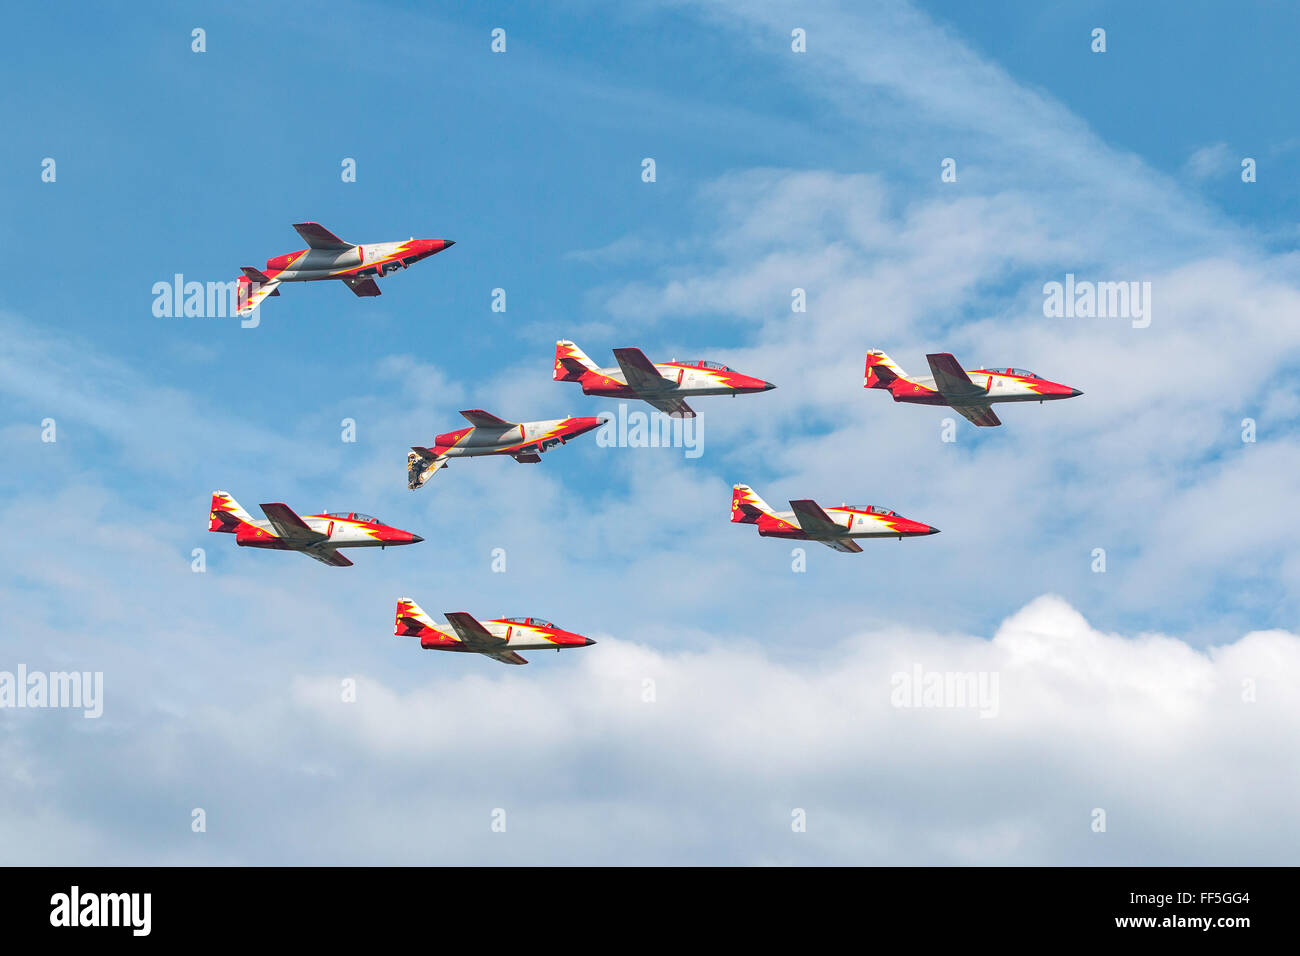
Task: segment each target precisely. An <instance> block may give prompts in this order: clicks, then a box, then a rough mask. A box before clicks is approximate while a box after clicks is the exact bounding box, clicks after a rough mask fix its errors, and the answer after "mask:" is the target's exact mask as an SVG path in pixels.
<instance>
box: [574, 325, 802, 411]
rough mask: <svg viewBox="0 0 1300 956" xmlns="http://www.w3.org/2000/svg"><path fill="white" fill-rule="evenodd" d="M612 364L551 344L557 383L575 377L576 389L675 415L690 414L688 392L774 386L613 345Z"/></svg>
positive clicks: (741, 391)
mask: <svg viewBox="0 0 1300 956" xmlns="http://www.w3.org/2000/svg"><path fill="white" fill-rule="evenodd" d="M614 358H615V359H616V360H617V361H618V368H597V367H596V363H595V362H593V361H592V360H591V359H589V358H588V357H587V355H586V353H585V352H583V351H582V349H580V348H578V346H576V345H574V344H573V343H572V342H569V341H567V340H564V339H561V340H560V341H558V342H556V343H555V375H554V376H553V377H554V380H555V381H557V382H579V383H581V385H582V394H584V395H600V396H603V397H607V398H639V399H641V400H642V401H645V402H649V403H650V404H651V405H653V406H654V407H655V408H657V409H659V410H660V411H661V412H667V413H668V414H669V415H673V416H676V417H678V418H694V417H695V412H694V410H693V409H692V408H691V406H689V405H687V404H686V402H685V401H684V400H683V399H685V398H689V397H690V396H693V395H731V396H736V395H743V394H745V393H747V392H766V391H768V390H769V389H773V388H776V386H775V385H773V384H772V383H771V382H765V381H763V380H762V379H761V378H753V377H751V376H749V375H742V374H740V373H739V372H737V371H734V370H732V369H729V368H727V366H725V365H719V364H718V363H717V362H703V361H694V362H678V361H676V360H673V361H671V362H659V363H658V364H655V363H652V362H651V361H650V360H649V359H648V358H646V357H645V353H644V352H642V351H641V350H640V349H637V348H623V349H614Z"/></svg>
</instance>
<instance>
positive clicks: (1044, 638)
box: [6, 596, 1300, 864]
mask: <svg viewBox="0 0 1300 956" xmlns="http://www.w3.org/2000/svg"><path fill="white" fill-rule="evenodd" d="M596 633H597V635H598V636H599V639H600V641H601V643H600V644H599V645H597V647H595V648H590V649H584V650H582V651H572V652H569V654H568V655H565V656H564V657H563V658H562V659H557V658H556V657H555V655H543V654H537V655H534V662H533V663H532V664H530V665H529V667H528V668H527V669H526V670H524V669H518V670H510V671H508V672H506V671H505V670H504V669H502V668H500V667H499V666H498V665H496V664H495V663H493V662H490V661H487V660H485V659H477V658H469V659H467V658H463V657H452V656H449V655H439V654H436V653H434V652H422V651H420V650H419V649H418V647H416V646H415V645H414V643H413V642H399V641H398V639H396V638H392V639H391V640H392V641H393V642H394V644H405V645H406V646H402V647H400V648H398V647H395V648H394V653H395V654H396V653H403V654H405V655H406V656H405V657H404V658H403V660H404V669H405V670H406V671H408V672H418V673H419V674H421V675H422V676H421V677H418V678H417V679H416V680H415V681H414V683H412V684H409V686H405V687H403V686H396V685H395V684H394V683H393V682H392V681H391V680H389V679H384V678H381V677H375V676H361V677H360V679H359V681H358V687H357V694H356V701H355V702H344V701H343V699H342V694H341V683H340V680H341V678H340V675H338V674H330V673H326V672H322V671H320V670H319V669H316V670H313V671H302V672H299V673H297V674H296V675H294V676H292V677H289V678H287V683H285V684H284V685H282V686H281V687H280V690H279V692H278V693H270V694H262V695H259V696H255V697H254V698H252V699H248V700H242V701H241V702H240V704H239V706H238V708H234V707H232V706H230V705H229V704H224V705H223V704H219V703H218V704H210V705H206V706H204V707H202V708H199V709H197V710H196V711H194V712H191V713H190V714H189V715H188V716H184V717H183V716H179V715H176V714H167V713H160V712H157V711H156V710H155V711H152V712H151V711H150V709H149V708H148V707H142V706H141V704H140V703H139V702H135V701H132V700H131V698H129V697H128V698H127V699H126V700H125V701H124V700H122V698H121V695H119V700H118V702H117V703H116V712H114V711H113V710H110V711H108V712H107V713H106V715H105V717H104V718H103V720H104V721H105V726H106V728H107V732H108V733H110V734H115V733H117V732H119V731H120V730H121V729H122V728H124V727H129V729H130V731H131V734H132V736H133V738H135V742H134V744H133V746H132V749H133V750H137V749H138V752H140V753H142V754H143V753H157V752H165V753H170V754H171V756H172V759H173V761H174V763H173V764H170V765H163V764H159V763H151V764H145V765H137V766H132V767H127V766H122V765H118V766H116V767H113V766H108V765H106V761H105V759H104V758H103V757H100V756H96V755H95V754H94V753H93V750H94V748H95V747H97V746H99V744H98V743H97V740H96V738H93V737H86V736H84V735H77V734H75V733H72V732H70V731H68V730H67V723H66V722H64V724H63V726H62V727H61V728H58V729H57V730H56V731H55V732H54V734H53V736H54V741H53V742H54V743H56V744H57V748H58V751H59V752H60V753H61V754H62V755H63V757H64V759H59V758H58V757H56V755H55V754H54V753H46V752H43V751H41V750H38V749H37V748H35V747H32V746H30V740H28V741H27V742H26V743H24V742H23V741H21V740H20V741H14V740H10V742H9V744H8V747H7V752H8V754H9V756H10V757H11V758H13V759H11V760H7V761H6V766H7V767H8V768H9V773H8V774H7V789H8V790H9V791H10V794H11V796H13V795H15V794H16V793H21V795H22V796H23V798H24V799H23V800H22V804H23V805H31V806H35V805H39V806H42V807H44V808H46V809H45V810H44V811H43V813H44V814H45V815H46V816H47V817H50V818H53V819H57V818H58V817H59V815H60V814H70V813H71V812H72V810H73V809H74V807H75V801H70V800H69V798H68V795H67V793H66V792H63V791H62V789H61V788H60V787H59V786H58V784H60V783H63V782H66V780H67V779H68V777H67V775H68V774H69V773H70V770H69V769H68V768H69V767H71V766H73V765H75V766H77V767H78V768H79V769H78V771H77V773H78V774H85V773H87V772H89V773H91V774H93V775H94V778H95V779H96V782H97V787H98V788H100V789H99V792H100V793H101V794H107V795H110V796H112V797H113V798H114V799H115V800H120V801H124V802H127V803H130V802H132V801H137V800H144V801H146V802H148V803H150V804H155V803H157V802H158V799H157V794H159V793H161V794H165V795H167V796H168V797H169V798H171V799H174V800H177V801H178V803H179V801H180V800H182V799H183V800H189V801H191V802H193V803H194V805H196V806H203V807H205V808H206V809H207V811H208V813H209V815H210V817H209V818H210V821H211V822H210V826H211V829H210V830H209V832H208V833H206V834H203V835H202V836H198V837H194V839H193V840H192V841H191V844H190V847H189V849H188V851H187V854H188V855H192V856H194V857H197V858H199V859H207V860H214V861H221V860H240V861H250V862H270V861H272V860H276V861H285V860H288V861H302V862H366V861H382V862H392V863H396V862H403V863H417V862H434V861H436V862H448V863H457V862H459V863H469V862H482V861H484V860H492V861H497V862H513V863H530V862H546V861H552V862H553V861H556V860H569V861H584V862H597V863H631V862H645V863H681V862H703V861H710V862H715V863H717V862H727V863H740V864H745V863H811V862H820V863H855V862H874V863H893V864H903V863H918V862H925V863H938V864H953V863H981V864H989V863H992V864H1000V863H1035V864H1059V863H1065V862H1088V863H1097V864H1106V863H1110V864H1116V863H1119V864H1125V863H1148V864H1152V863H1167V864H1206V863H1233V862H1239V861H1241V860H1242V859H1250V860H1252V861H1255V862H1275V863H1282V862H1285V861H1286V860H1288V859H1291V858H1293V857H1294V854H1295V852H1296V851H1297V849H1300V847H1297V845H1296V842H1295V840H1294V839H1293V838H1292V837H1290V836H1288V833H1289V832H1290V831H1289V830H1287V829H1285V828H1284V829H1282V830H1279V829H1278V828H1277V827H1276V826H1275V824H1274V822H1273V821H1275V820H1276V819H1277V818H1278V817H1279V815H1284V814H1286V813H1289V812H1290V808H1291V807H1292V806H1293V805H1294V803H1295V800H1296V798H1297V797H1298V796H1300V775H1298V773H1297V771H1296V770H1295V769H1294V768H1295V767H1296V766H1297V758H1298V757H1300V751H1298V749H1297V748H1298V747H1300V745H1297V743H1296V741H1297V740H1298V739H1300V734H1298V732H1300V708H1297V706H1296V705H1295V703H1294V698H1293V696H1292V695H1291V693H1290V688H1291V687H1293V686H1294V685H1295V683H1296V681H1297V680H1300V638H1298V637H1297V635H1295V634H1292V633H1287V632H1282V631H1266V632H1255V633H1250V634H1245V635H1242V636H1240V637H1239V638H1238V639H1236V640H1235V641H1233V642H1231V643H1229V644H1226V645H1222V646H1216V647H1212V648H1209V649H1207V650H1204V651H1199V650H1196V649H1194V648H1192V647H1190V646H1188V645H1187V644H1186V643H1185V642H1184V641H1182V640H1180V639H1178V638H1176V637H1172V636H1167V635H1162V634H1154V633H1150V634H1112V633H1106V632H1103V631H1100V630H1098V629H1096V628H1094V627H1092V626H1091V625H1090V624H1089V623H1088V622H1087V621H1086V620H1085V618H1084V617H1083V615H1081V614H1080V613H1079V612H1078V611H1077V610H1075V609H1074V608H1072V607H1071V606H1070V605H1069V604H1067V603H1066V602H1064V601H1062V600H1061V599H1060V598H1057V597H1054V596H1044V597H1041V598H1039V599H1037V600H1035V601H1033V602H1031V603H1030V604H1029V605H1027V606H1026V607H1025V608H1024V609H1022V610H1021V611H1019V612H1017V613H1016V614H1014V615H1012V616H1011V617H1009V618H1008V619H1007V620H1005V621H1004V622H1002V624H1001V625H1000V626H998V627H997V628H996V630H995V631H994V633H993V634H992V635H991V639H989V638H988V637H986V636H981V635H969V634H953V633H936V632H933V631H925V630H920V631H918V630H913V629H910V628H906V627H900V626H895V625H890V624H887V623H883V622H882V623H880V624H877V625H876V626H871V627H867V628H863V629H860V630H857V631H856V633H853V634H852V635H851V636H847V637H840V636H837V635H835V634H830V633H800V634H791V635H790V636H789V637H790V643H791V645H793V646H784V647H782V646H770V645H769V646H764V645H762V644H759V643H757V642H755V641H753V640H751V639H748V638H746V637H745V636H744V635H729V636H728V639H727V640H726V641H710V642H709V643H707V644H705V645H702V646H700V647H699V648H698V649H693V650H678V651H664V650H658V649H655V648H652V647H649V646H647V645H644V644H641V643H638V642H635V641H629V640H626V639H621V638H620V637H618V636H617V635H616V634H607V633H605V632H604V631H598V632H596ZM433 675H437V676H433ZM917 676H920V677H921V678H922V684H924V685H925V687H922V685H921V684H918V685H917V688H918V689H917V692H916V693H913V692H912V689H911V687H910V686H909V682H910V681H912V680H914V679H915V678H916V677H917ZM971 680H983V681H984V686H985V687H986V688H988V687H991V688H992V696H991V697H986V698H980V697H978V696H963V694H962V693H961V692H958V693H957V694H956V695H955V696H954V695H953V693H952V691H951V688H956V687H959V686H974V685H970V684H968V683H967V682H968V681H971ZM945 682H946V686H947V687H949V688H950V690H949V692H948V693H947V696H945V693H944V691H943V687H944V686H945ZM929 687H936V688H938V690H936V691H935V692H934V693H933V694H932V693H931V691H930V689H927V688H929ZM124 711H125V714H124ZM49 717H50V715H41V718H40V719H47V718H49ZM48 733H49V732H48V731H45V730H42V732H41V733H40V734H39V737H45V736H47V734H48ZM69 755H71V756H72V757H74V758H75V759H74V760H72V761H68V760H66V758H67V757H68V756H69ZM83 759H84V760H85V761H86V762H85V763H83V762H82V761H83ZM236 768H238V771H239V775H238V776H235V777H233V778H232V777H231V776H230V773H231V771H232V770H234V769H236ZM1029 768H1032V772H1031V771H1030V769H1029ZM250 774H254V775H256V778H257V780H258V783H257V784H256V785H253V784H252V780H251V778H250ZM20 775H21V779H20ZM250 788H251V791H252V792H250ZM257 793H266V794H267V795H268V796H270V795H272V794H273V795H274V797H273V799H271V800H269V801H267V802H262V801H259V800H258V799H256V794H257ZM146 794H150V796H146ZM185 807H186V805H185V804H184V803H179V805H173V806H170V807H167V808H166V809H167V812H168V813H169V814H171V815H174V816H177V818H178V819H180V817H181V816H183V815H184V814H185V813H186V812H187V811H186V809H185ZM500 811H504V819H505V825H506V828H505V832H504V833H500V832H495V831H493V829H492V826H491V825H492V822H493V820H494V813H496V814H497V816H498V817H499V816H500ZM797 811H803V816H804V817H806V821H807V827H806V832H796V831H795V830H794V829H793V828H792V823H793V822H794V819H795V814H796V812H797ZM1097 811H1102V812H1103V813H1104V817H1102V816H1099V814H1098V812H1097ZM1097 820H1104V830H1100V831H1099V830H1098V829H1096V828H1095V826H1094V822H1095V821H1097ZM281 827H287V828H288V831H289V832H288V834H282V835H281V836H279V837H277V838H275V839H274V840H272V841H270V843H268V842H267V839H268V837H267V835H268V833H270V832H271V831H272V830H276V829H278V828H281ZM160 829H161V828H160ZM307 834H312V835H314V837H315V839H310V840H308V839H299V836H303V837H305V836H306V835H307ZM12 836H13V841H12V842H11V850H12V852H11V858H13V853H16V854H17V857H16V858H17V859H20V860H21V859H30V860H36V859H42V858H45V859H48V857H42V855H41V854H43V853H48V852H50V851H51V850H52V849H53V850H55V851H57V852H58V853H60V854H61V855H64V856H65V857H66V858H75V859H78V860H83V861H95V860H105V859H111V854H112V853H113V852H119V851H120V850H121V849H122V847H121V846H119V845H118V840H117V839H116V838H115V836H114V835H113V834H112V833H111V831H110V832H104V833H94V834H92V835H91V836H92V838H91V839H88V840H87V841H86V842H85V846H84V847H82V848H81V849H80V850H79V851H74V850H72V849H71V848H69V847H67V846H62V848H61V849H60V845H58V844H56V845H55V846H54V847H50V846H37V845H35V844H33V843H30V842H28V841H27V840H25V839H24V837H23V836H22V835H21V834H20V833H16V832H15V833H14V834H13V835H12ZM1193 837H1194V838H1193ZM179 843H180V841H179V839H178V838H177V837H176V836H175V835H169V836H163V837H160V839H159V841H158V844H157V845H156V846H153V847H152V848H149V847H147V846H132V847H131V848H130V849H129V850H128V852H129V854H130V855H131V858H132V859H135V860H147V859H160V858H164V859H165V858H167V857H168V854H169V853H172V852H179V851H178V845H179Z"/></svg>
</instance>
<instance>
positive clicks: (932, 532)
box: [926, 527, 939, 534]
mask: <svg viewBox="0 0 1300 956" xmlns="http://www.w3.org/2000/svg"><path fill="white" fill-rule="evenodd" d="M938 533H939V529H938V528H935V527H931V528H930V530H929V531H927V532H926V534H938Z"/></svg>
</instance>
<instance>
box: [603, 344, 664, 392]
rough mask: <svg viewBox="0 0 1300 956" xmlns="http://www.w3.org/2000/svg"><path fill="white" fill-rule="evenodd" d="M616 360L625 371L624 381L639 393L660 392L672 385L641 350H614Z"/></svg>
mask: <svg viewBox="0 0 1300 956" xmlns="http://www.w3.org/2000/svg"><path fill="white" fill-rule="evenodd" d="M614 358H616V359H618V367H619V368H620V369H622V370H623V379H624V380H625V381H626V382H627V384H628V385H629V386H631V387H632V388H634V389H636V390H637V391H638V392H658V391H662V390H663V389H665V388H668V387H669V386H670V385H671V384H672V383H671V382H669V381H668V379H666V378H664V377H663V376H662V375H660V374H659V369H657V368H655V366H654V363H653V362H651V361H650V360H649V359H648V358H646V357H645V353H644V352H642V351H641V350H640V349H614Z"/></svg>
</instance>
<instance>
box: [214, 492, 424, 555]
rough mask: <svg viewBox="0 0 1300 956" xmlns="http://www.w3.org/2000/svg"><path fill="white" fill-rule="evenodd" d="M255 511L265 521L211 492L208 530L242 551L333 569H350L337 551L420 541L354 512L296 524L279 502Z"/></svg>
mask: <svg viewBox="0 0 1300 956" xmlns="http://www.w3.org/2000/svg"><path fill="white" fill-rule="evenodd" d="M258 507H260V508H261V509H262V513H263V514H264V515H266V520H265V521H259V520H258V519H257V518H254V517H253V516H252V515H250V514H249V513H248V512H247V511H245V510H244V509H243V508H241V507H240V506H239V502H238V501H236V500H235V499H234V498H232V497H230V495H228V494H226V493H225V492H224V491H214V492H212V511H211V514H210V515H209V522H208V530H209V531H224V532H226V533H227V534H233V535H234V536H235V544H237V545H239V546H240V547H242V548H270V549H272V550H275V551H300V552H302V553H303V554H305V555H307V557H309V558H315V559H316V560H317V561H320V562H321V563H322V564H328V565H332V566H333V567H336V568H346V567H350V566H351V564H352V562H351V561H349V560H348V559H347V558H345V557H343V555H341V554H339V548H374V547H379V548H387V547H389V546H390V545H399V544H419V543H420V542H421V541H423V540H424V539H423V538H421V537H420V536H419V535H418V534H411V532H409V531H402V530H399V529H398V528H392V527H389V526H388V525H386V524H384V523H383V522H381V521H380V520H379V519H378V518H372V517H371V516H370V515H363V514H360V513H358V512H355V511H337V512H331V513H329V514H319V515H307V516H306V517H305V518H302V517H299V516H298V515H297V514H296V513H295V512H294V511H293V509H292V508H290V507H289V506H288V505H286V504H281V503H279V502H275V503H272V504H264V505H259V506H258Z"/></svg>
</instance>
